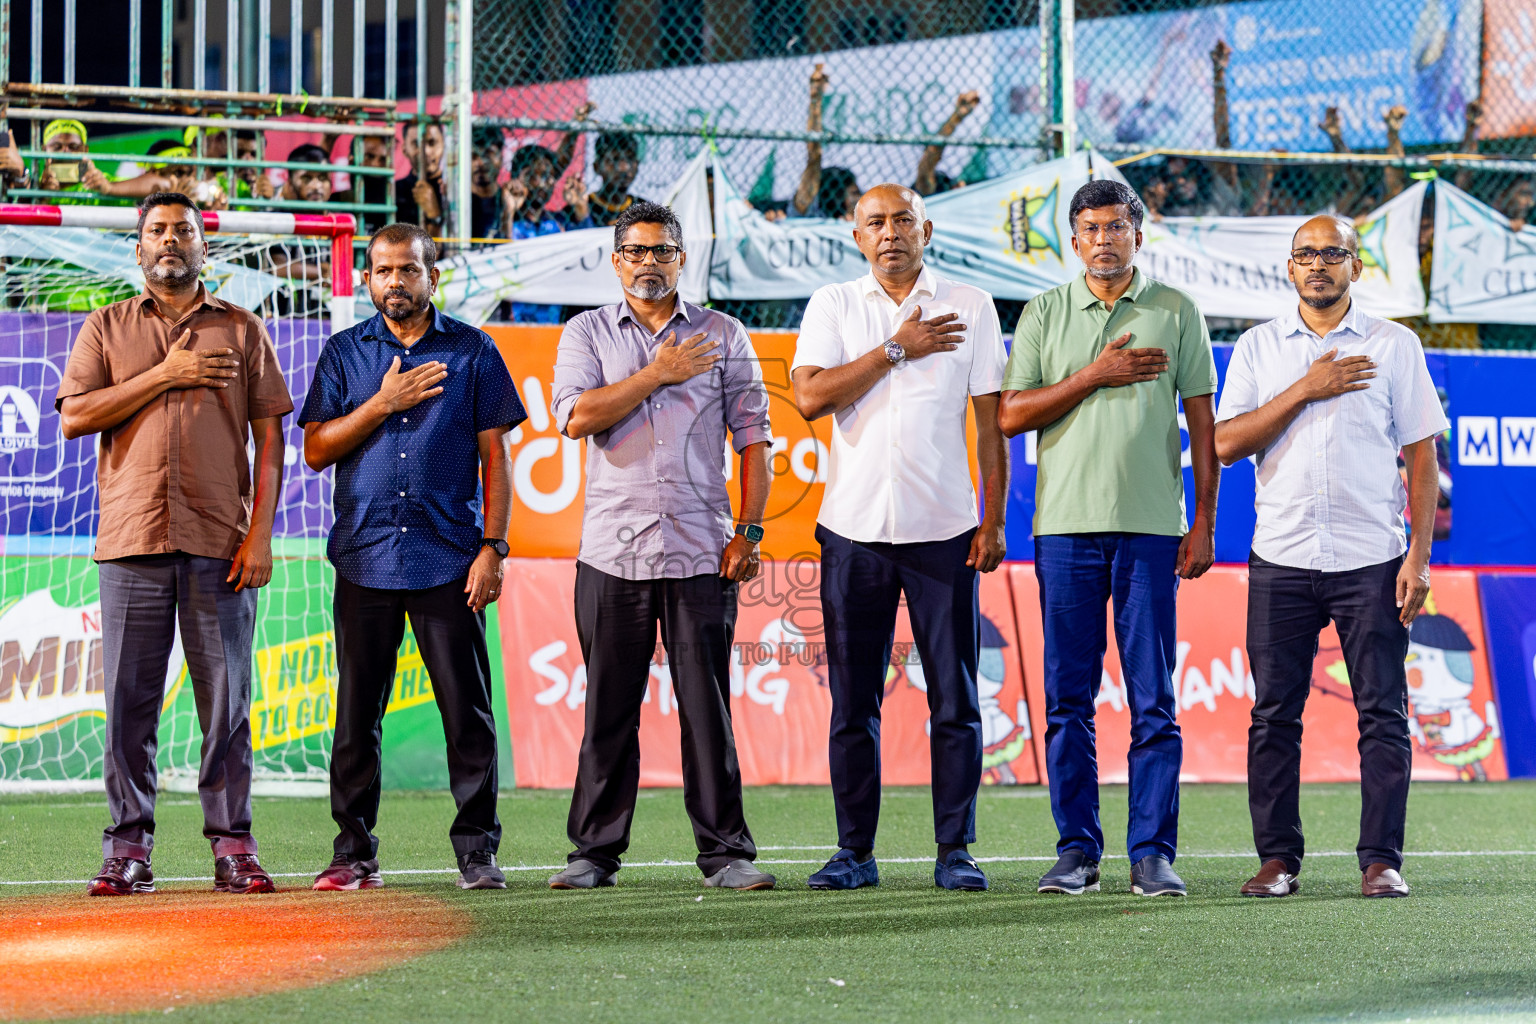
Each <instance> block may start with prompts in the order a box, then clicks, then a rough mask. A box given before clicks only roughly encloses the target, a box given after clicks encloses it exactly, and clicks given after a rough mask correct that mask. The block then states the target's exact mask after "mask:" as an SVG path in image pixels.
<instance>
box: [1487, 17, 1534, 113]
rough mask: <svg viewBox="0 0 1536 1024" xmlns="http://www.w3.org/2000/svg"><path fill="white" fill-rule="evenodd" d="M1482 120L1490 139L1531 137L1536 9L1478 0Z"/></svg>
mask: <svg viewBox="0 0 1536 1024" xmlns="http://www.w3.org/2000/svg"><path fill="white" fill-rule="evenodd" d="M1483 47H1484V49H1483V124H1482V131H1481V134H1482V136H1483V137H1484V138H1489V139H1507V138H1514V137H1519V136H1527V135H1536V62H1532V60H1531V54H1533V53H1536V11H1532V10H1531V5H1530V4H1529V3H1527V2H1526V0H1483Z"/></svg>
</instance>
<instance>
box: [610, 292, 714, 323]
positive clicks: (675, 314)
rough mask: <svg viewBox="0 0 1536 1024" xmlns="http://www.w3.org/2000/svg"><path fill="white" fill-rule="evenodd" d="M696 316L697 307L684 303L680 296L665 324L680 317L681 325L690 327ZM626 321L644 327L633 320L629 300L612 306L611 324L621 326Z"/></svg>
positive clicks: (633, 315)
mask: <svg viewBox="0 0 1536 1024" xmlns="http://www.w3.org/2000/svg"><path fill="white" fill-rule="evenodd" d="M698 315H699V307H697V306H693V305H690V304H689V303H688V302H686V301H684V299H683V297H682V296H681V295H679V296H678V297H677V307H676V308H675V309H673V310H672V318H671V319H670V320H668V321H667V323H671V322H672V320H676V319H678V318H679V317H681V318H682V321H683V323H685V324H687V325H688V326H690V327H692V326H693V320H694V317H696V316H698ZM626 320H628V321H629V322H630V323H632V324H634V325H635V326H636V327H641V328H644V327H645V325H644V324H642V323H641V322H640V321H639V320H637V319H635V311H634V310H633V309H631V308H630V305H629V300H628V299H620V300H619V301H618V302H617V303H615V304H614V306H613V322H614V323H615V324H622V323H623V322H624V321H626Z"/></svg>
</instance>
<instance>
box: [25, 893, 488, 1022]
mask: <svg viewBox="0 0 1536 1024" xmlns="http://www.w3.org/2000/svg"><path fill="white" fill-rule="evenodd" d="M469 930H470V922H469V918H468V917H466V916H465V915H464V914H462V913H460V912H459V911H456V910H454V909H452V908H451V907H449V906H447V905H446V904H444V903H443V902H442V901H440V900H437V899H433V898H432V897H429V896H419V895H415V894H411V893H401V892H391V891H389V890H385V891H383V892H365V893H323V894H322V893H310V892H287V893H281V892H280V893H275V894H272V895H264V896H230V895H223V894H217V893H209V892H197V893H193V892H185V891H182V892H174V891H173V892H165V893H156V894H153V895H141V896H119V897H110V898H108V897H95V898H92V897H87V896H85V895H79V896H73V895H67V896H54V897H41V898H32V899H26V900H5V901H3V902H0V963H4V964H7V965H8V966H7V967H6V969H5V970H4V971H0V1020H21V1019H26V1018H35V1017H76V1016H84V1015H86V1014H97V1013H129V1012H132V1011H135V1010H147V1009H163V1008H166V1007H172V1006H187V1005H190V1004H193V1003H211V1002H217V1001H219V1000H221V999H232V998H236V997H239V996H249V995H258V994H260V993H264V992H273V991H279V990H283V989H291V988H304V987H310V986H314V985H323V984H326V983H327V982H332V981H337V980H340V979H341V978H345V977H348V976H350V975H355V974H363V973H365V972H368V971H376V970H380V969H382V968H385V967H389V966H392V965H394V964H396V963H399V962H400V961H401V960H404V959H406V958H409V957H413V956H418V955H420V954H422V953H428V952H431V951H433V950H437V949H441V948H443V947H444V946H447V945H449V944H451V943H453V942H455V941H456V940H458V939H459V938H461V937H463V936H464V935H466V934H468V932H469Z"/></svg>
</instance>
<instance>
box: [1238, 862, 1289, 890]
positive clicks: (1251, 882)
mask: <svg viewBox="0 0 1536 1024" xmlns="http://www.w3.org/2000/svg"><path fill="white" fill-rule="evenodd" d="M1300 888H1301V882H1299V881H1297V879H1296V876H1295V875H1293V874H1291V872H1290V870H1289V869H1288V868H1287V867H1286V866H1285V861H1283V860H1267V861H1265V862H1264V863H1263V865H1262V866H1261V867H1260V868H1259V873H1258V874H1256V875H1254V876H1253V877H1252V878H1250V879H1248V881H1246V882H1244V883H1243V887H1242V888H1241V889H1239V890H1238V892H1239V893H1241V894H1242V895H1244V896H1259V897H1265V898H1270V899H1273V898H1277V897H1285V896H1289V895H1291V894H1292V893H1294V892H1295V891H1296V890H1297V889H1300Z"/></svg>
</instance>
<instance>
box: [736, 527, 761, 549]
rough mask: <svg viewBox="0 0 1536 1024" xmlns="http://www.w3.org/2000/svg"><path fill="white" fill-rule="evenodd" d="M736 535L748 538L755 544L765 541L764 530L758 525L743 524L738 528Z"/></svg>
mask: <svg viewBox="0 0 1536 1024" xmlns="http://www.w3.org/2000/svg"><path fill="white" fill-rule="evenodd" d="M736 534H737V536H740V537H745V538H747V540H749V541H751V542H752V543H753V544H758V543H761V542H762V539H763V528H762V527H761V526H758V525H757V524H756V523H742V524H740V525H738V526H737V527H736Z"/></svg>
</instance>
